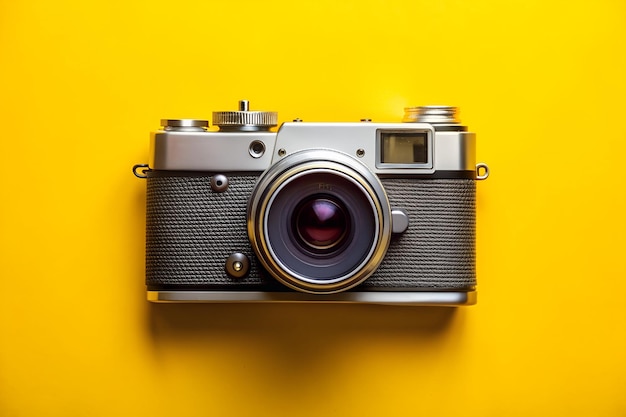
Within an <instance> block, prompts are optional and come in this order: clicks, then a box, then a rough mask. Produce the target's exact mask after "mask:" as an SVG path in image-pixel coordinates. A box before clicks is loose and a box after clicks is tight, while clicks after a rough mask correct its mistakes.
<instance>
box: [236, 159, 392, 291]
mask: <svg viewBox="0 0 626 417" xmlns="http://www.w3.org/2000/svg"><path fill="white" fill-rule="evenodd" d="M311 198H319V199H321V200H326V199H330V200H333V201H336V202H337V204H339V205H342V206H343V210H345V212H346V213H348V215H347V216H345V218H346V219H347V220H346V221H349V222H351V223H350V225H349V226H347V227H346V230H349V233H350V235H349V236H348V237H347V238H345V239H343V240H342V243H341V244H338V245H337V246H336V247H334V246H333V249H332V250H329V251H323V253H315V252H311V251H310V250H309V249H310V248H307V245H301V244H300V243H299V241H301V239H298V231H296V230H295V229H294V227H296V226H293V224H294V222H292V220H291V219H292V218H293V216H297V214H296V213H298V210H299V209H298V207H301V206H302V204H301V203H302V201H305V200H307V199H311ZM342 219H343V217H342ZM247 220H248V236H249V238H250V242H251V244H252V247H253V248H254V251H255V253H256V255H257V256H258V258H259V260H260V261H261V263H262V264H263V266H264V267H265V268H266V269H267V270H268V271H269V272H270V273H271V274H272V276H274V278H276V279H277V280H278V281H280V282H282V283H283V284H285V285H286V286H288V287H290V288H293V289H295V290H298V291H303V292H309V293H316V294H327V293H335V292H340V291H345V290H347V289H350V288H352V287H354V286H356V285H358V284H360V283H361V282H363V281H364V280H366V279H367V278H368V277H369V276H370V275H371V274H372V273H374V271H376V269H377V268H378V266H379V265H380V262H382V260H383V258H384V256H385V253H386V252H387V248H388V246H389V241H390V238H391V209H390V207H389V201H388V199H387V195H386V193H385V190H384V188H383V186H382V184H381V183H380V181H379V180H378V177H377V176H376V175H375V174H374V173H372V172H371V171H370V170H369V169H368V168H367V167H366V166H365V165H363V164H362V163H361V162H359V161H357V160H356V159H354V158H352V157H351V156H349V155H346V154H344V153H341V152H337V151H334V150H326V149H312V150H306V151H301V152H297V153H294V154H292V155H289V156H287V157H285V158H283V159H282V160H280V161H279V162H278V163H276V164H274V165H273V166H271V167H270V168H269V169H268V170H267V171H266V172H264V173H263V174H262V175H261V177H260V178H259V180H258V182H257V184H256V187H255V189H254V191H253V192H252V195H251V197H250V200H249V204H248V219H247Z"/></svg>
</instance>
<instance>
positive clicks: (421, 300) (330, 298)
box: [147, 291, 477, 307]
mask: <svg viewBox="0 0 626 417" xmlns="http://www.w3.org/2000/svg"><path fill="white" fill-rule="evenodd" d="M476 298H477V293H476V291H467V292H465V291H413V292H387V291H380V292H367V291H355V292H352V291H346V292H341V293H335V294H307V293H303V292H263V291H148V292H147V299H148V301H150V302H153V303H302V302H306V303H349V304H388V305H404V306H441V307H454V306H468V305H474V304H476Z"/></svg>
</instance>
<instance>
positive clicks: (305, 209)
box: [293, 196, 350, 253]
mask: <svg viewBox="0 0 626 417" xmlns="http://www.w3.org/2000/svg"><path fill="white" fill-rule="evenodd" d="M334 200H335V199H334V198H333V197H331V196H315V197H312V198H310V199H308V200H305V201H304V202H303V203H301V204H300V206H299V208H297V209H296V211H295V216H294V219H293V220H294V229H295V230H296V231H297V233H298V238H299V240H300V241H301V242H302V243H304V244H305V245H306V246H308V247H309V248H311V250H313V251H315V252H318V253H325V252H328V251H332V250H334V249H336V248H337V246H340V245H341V243H342V242H344V240H345V237H346V236H347V235H348V231H349V229H350V218H349V217H348V216H349V215H348V213H347V212H346V209H345V208H344V207H342V206H343V204H342V203H340V202H337V201H334Z"/></svg>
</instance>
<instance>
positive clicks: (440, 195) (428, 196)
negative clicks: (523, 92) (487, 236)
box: [134, 100, 489, 305]
mask: <svg viewBox="0 0 626 417" xmlns="http://www.w3.org/2000/svg"><path fill="white" fill-rule="evenodd" d="M212 124H213V127H212V128H209V123H208V121H206V120H191V119H182V120H181V119H178V120H162V121H161V125H162V129H161V130H158V131H156V132H153V133H152V135H151V143H150V161H149V164H148V165H137V166H135V167H134V172H135V174H136V175H137V176H139V177H142V178H146V180H147V213H146V217H147V223H146V284H147V289H148V299H149V300H150V301H155V302H236V301H240V302H241V301H255V302H256V301H288V302H297V301H318V302H319V301H322V302H364V303H382V304H396V303H397V304H416V305H465V304H474V303H475V302H476V292H475V287H476V272H475V271H476V268H475V261H476V254H475V227H476V226H475V217H476V214H475V213H476V180H480V179H485V178H486V177H487V176H488V173H489V171H488V168H487V166H486V165H485V164H476V162H475V146H476V138H475V135H474V133H470V132H468V131H467V128H466V127H465V126H463V125H461V124H460V122H459V120H458V118H457V113H456V108H454V107H447V106H426V107H411V108H406V109H405V116H404V119H403V123H377V122H373V121H371V120H369V119H363V120H361V121H360V122H356V123H348V122H347V123H308V122H303V121H301V120H300V119H296V120H294V121H293V122H289V123H283V124H282V125H281V126H280V128H279V129H278V131H277V132H272V131H271V128H273V127H275V126H277V114H276V113H275V112H265V111H251V110H250V107H249V103H248V102H247V101H245V100H242V101H240V102H239V109H238V110H237V111H219V112H214V113H213V123H212Z"/></svg>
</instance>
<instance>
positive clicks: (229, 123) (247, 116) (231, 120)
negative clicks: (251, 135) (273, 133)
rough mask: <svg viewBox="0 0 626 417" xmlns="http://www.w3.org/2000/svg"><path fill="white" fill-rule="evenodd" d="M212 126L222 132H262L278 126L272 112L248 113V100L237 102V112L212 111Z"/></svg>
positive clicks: (276, 115) (276, 116)
mask: <svg viewBox="0 0 626 417" xmlns="http://www.w3.org/2000/svg"><path fill="white" fill-rule="evenodd" d="M213 125H214V126H219V128H220V130H222V131H243V132H248V131H263V130H269V129H270V128H272V127H274V126H277V125H278V113H277V112H274V111H250V103H249V102H248V100H240V101H239V110H238V111H234V110H233V111H214V112H213Z"/></svg>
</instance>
